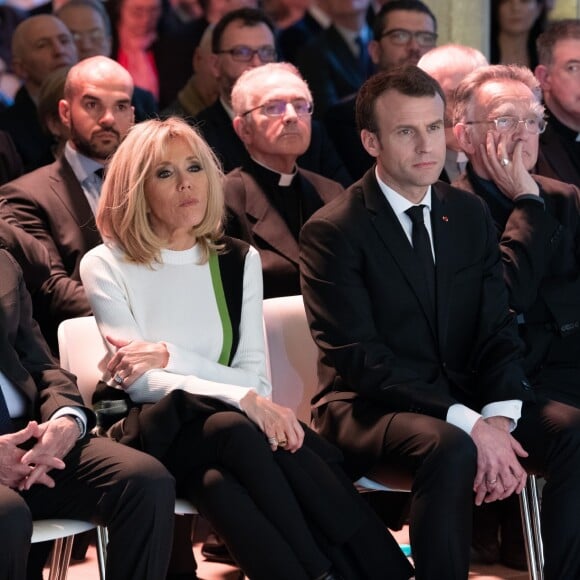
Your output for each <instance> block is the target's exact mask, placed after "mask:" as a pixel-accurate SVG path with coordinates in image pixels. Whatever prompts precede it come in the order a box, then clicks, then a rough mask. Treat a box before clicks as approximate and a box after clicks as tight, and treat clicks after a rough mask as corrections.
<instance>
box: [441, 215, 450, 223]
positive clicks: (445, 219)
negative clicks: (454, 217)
mask: <svg viewBox="0 0 580 580" xmlns="http://www.w3.org/2000/svg"><path fill="white" fill-rule="evenodd" d="M441 219H442V220H443V221H444V222H448V221H449V218H448V217H447V216H446V215H444V216H443V217H442V218H441Z"/></svg>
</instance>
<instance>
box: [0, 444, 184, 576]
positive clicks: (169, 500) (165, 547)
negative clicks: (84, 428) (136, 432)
mask: <svg viewBox="0 0 580 580" xmlns="http://www.w3.org/2000/svg"><path fill="white" fill-rule="evenodd" d="M65 463H66V467H65V469H63V470H53V471H52V472H51V473H50V475H51V477H52V478H53V479H54V480H55V483H56V485H55V487H54V488H52V489H51V488H48V487H45V486H43V485H35V486H33V487H32V489H30V490H29V491H26V492H22V493H20V492H18V491H15V490H13V489H10V488H8V487H6V486H0V527H1V529H2V541H1V542H0V579H1V580H25V578H26V576H27V558H28V554H29V549H30V537H31V534H32V520H34V519H44V518H78V519H86V520H92V521H95V522H97V523H100V524H104V525H106V526H107V527H108V531H109V546H108V551H107V570H106V573H107V579H108V580H161V579H163V578H165V573H166V570H167V564H168V560H169V554H170V551H171V541H172V532H173V510H174V505H175V484H174V479H173V477H172V476H171V475H170V474H169V473H168V472H167V470H166V469H165V468H164V467H163V465H161V463H160V462H159V461H157V460H156V459H154V458H152V457H150V456H148V455H146V454H145V453H141V452H139V451H136V450H134V449H131V448H129V447H125V446H123V445H119V444H118V443H115V442H113V441H111V440H109V439H105V438H93V437H91V438H88V439H85V440H83V441H81V442H79V443H78V444H77V445H76V446H75V447H74V448H73V449H72V451H71V452H70V453H69V454H68V455H67V456H66V458H65Z"/></svg>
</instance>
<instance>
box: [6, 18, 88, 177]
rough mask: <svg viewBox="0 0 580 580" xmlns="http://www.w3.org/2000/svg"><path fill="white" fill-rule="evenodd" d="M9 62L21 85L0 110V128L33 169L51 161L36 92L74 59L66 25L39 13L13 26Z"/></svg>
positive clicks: (47, 136) (50, 144)
mask: <svg viewBox="0 0 580 580" xmlns="http://www.w3.org/2000/svg"><path fill="white" fill-rule="evenodd" d="M12 62H13V66H14V71H15V72H16V74H17V75H18V76H19V77H20V78H21V79H22V81H23V85H22V87H21V88H20V89H19V91H18V92H17V93H16V96H15V98H14V104H13V105H12V106H11V107H9V108H8V109H6V110H5V111H3V112H1V113H0V129H1V130H3V131H6V132H8V133H9V134H10V137H11V138H12V140H13V141H14V145H15V146H16V149H17V151H18V154H19V155H20V157H21V159H22V162H23V163H24V169H25V171H32V170H34V169H37V168H38V167H40V166H42V165H46V164H47V163H52V161H54V157H53V155H52V138H51V137H50V136H49V135H46V134H45V133H44V132H43V130H42V127H41V126H40V121H39V119H38V114H37V108H36V102H37V99H38V92H39V91H40V87H41V85H42V83H43V81H44V79H45V78H46V77H47V76H48V75H49V74H50V73H51V72H52V71H54V70H56V69H59V68H63V67H68V66H71V65H73V64H75V63H76V62H77V52H76V48H75V45H74V42H73V39H72V36H71V34H70V32H69V30H68V28H67V27H66V26H65V25H64V24H63V23H62V22H61V21H60V20H59V19H58V18H56V17H55V16H51V15H48V14H41V15H38V16H31V17H29V18H27V19H26V20H24V21H22V22H21V23H20V24H19V25H18V26H17V27H16V30H15V31H14V36H13V37H12Z"/></svg>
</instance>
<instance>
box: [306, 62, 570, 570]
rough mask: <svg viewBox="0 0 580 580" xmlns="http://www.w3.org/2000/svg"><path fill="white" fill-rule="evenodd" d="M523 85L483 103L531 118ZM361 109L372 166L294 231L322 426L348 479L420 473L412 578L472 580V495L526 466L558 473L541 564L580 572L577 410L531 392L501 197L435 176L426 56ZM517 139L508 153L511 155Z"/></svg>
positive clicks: (508, 486)
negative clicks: (502, 243)
mask: <svg viewBox="0 0 580 580" xmlns="http://www.w3.org/2000/svg"><path fill="white" fill-rule="evenodd" d="M480 70H481V69H480ZM490 86H491V87H495V85H494V84H493V83H491V84H490ZM510 86H511V85H510ZM485 94H487V93H485ZM530 94H531V93H530ZM521 97H523V94H522V93H518V101H517V102H518V104H517V107H514V105H513V104H511V105H509V107H508V106H507V105H505V106H504V105H502V103H501V99H497V98H496V99H491V98H490V103H489V104H490V107H496V108H497V111H498V112H497V113H496V114H498V115H501V114H502V113H501V111H510V112H511V111H514V113H516V112H517V115H518V116H517V118H516V120H518V119H519V120H520V123H522V124H523V120H522V119H525V120H527V118H528V117H527V115H528V114H529V113H528V111H527V108H526V106H522V105H520V103H519V100H520V99H521ZM468 111H469V112H472V108H469V109H468ZM478 113H479V114H478V116H474V117H471V120H474V121H479V120H481V121H483V123H482V124H481V125H480V124H477V125H470V126H469V127H470V132H472V133H473V132H477V133H478V134H480V133H481V134H482V135H485V132H486V131H488V129H489V127H488V126H486V124H485V123H486V121H485V119H488V118H489V115H490V114H493V112H492V111H485V112H484V111H483V110H481V111H479V112H478ZM486 113H487V114H486ZM504 114H505V113H504ZM357 117H358V118H359V121H360V124H361V129H362V130H361V139H362V141H363V144H364V146H365V148H366V149H367V151H368V152H369V153H370V154H371V155H373V156H374V157H375V158H376V160H377V161H376V165H375V166H374V167H373V168H371V169H370V170H369V171H368V172H367V173H366V174H365V175H364V176H363V178H362V179H361V180H360V181H359V182H357V183H355V184H354V185H353V186H352V187H351V188H349V189H348V190H347V192H346V194H345V195H343V196H341V197H339V198H338V199H337V200H335V201H333V202H331V203H329V204H327V205H325V206H324V207H323V208H321V209H320V210H318V212H317V213H315V214H314V215H313V216H312V217H311V218H310V220H309V221H308V222H307V223H306V224H305V225H304V227H303V228H302V232H301V236H300V247H301V275H302V290H303V296H304V301H305V305H306V312H307V316H308V319H309V323H310V328H311V331H312V336H313V338H314V340H315V341H316V343H317V345H318V347H319V349H320V357H319V359H318V360H319V376H320V389H319V392H318V393H317V394H316V395H315V397H314V398H313V401H312V403H313V415H314V424H315V426H316V428H317V429H318V430H319V431H320V432H321V433H322V434H323V435H325V436H326V437H328V439H329V440H330V441H331V442H334V443H336V444H337V445H338V446H339V447H340V449H341V450H342V451H343V453H344V454H345V465H346V466H347V468H348V471H349V474H350V475H351V477H353V478H357V477H360V476H361V475H363V474H370V475H371V476H372V477H373V478H375V479H378V480H379V481H381V482H384V483H386V484H387V485H391V486H395V487H399V486H408V487H407V489H412V491H413V495H412V499H411V508H410V530H411V547H412V551H413V560H414V563H415V570H416V578H417V580H424V579H433V580H440V579H442V578H467V576H468V573H469V556H470V541H471V532H472V509H471V507H472V505H473V503H474V501H475V504H476V505H480V504H481V503H483V502H485V503H491V502H495V501H499V500H505V499H506V498H508V497H510V496H511V495H512V494H514V493H516V494H517V493H520V492H521V490H522V489H523V487H524V485H525V483H526V471H528V470H529V471H531V472H533V473H541V474H542V475H543V476H544V477H545V478H546V485H545V487H544V491H543V494H544V495H543V501H542V520H543V530H542V531H543V534H542V535H543V540H544V552H545V577H546V578H552V579H556V578H578V577H580V554H579V553H578V552H577V551H576V550H575V546H576V543H577V541H578V537H579V534H580V520H578V518H577V510H576V506H577V504H578V497H579V496H578V489H579V488H580V410H578V409H576V408H575V407H572V406H568V405H566V404H564V403H561V402H556V401H551V400H547V399H545V398H544V397H543V396H542V394H541V393H538V394H537V397H536V393H535V392H534V388H533V386H532V385H531V384H530V382H529V381H528V379H527V378H526V375H525V373H524V370H523V368H522V348H521V341H520V338H519V337H518V334H517V328H516V321H515V317H514V316H513V314H512V313H511V311H510V309H509V307H508V292H507V288H506V285H505V282H504V276H503V271H502V266H501V260H500V251H499V247H498V243H497V237H496V233H495V230H494V226H493V222H492V219H491V217H490V214H489V210H488V208H487V206H486V204H485V202H483V200H481V199H479V198H478V197H477V196H475V195H473V194H471V193H467V192H463V191H461V190H459V189H456V188H453V187H451V186H449V185H448V184H445V183H443V182H437V179H438V177H439V175H440V173H441V170H442V168H443V164H444V162H445V149H446V147H445V131H444V117H445V95H444V93H443V91H442V89H441V87H440V86H439V85H438V83H437V82H436V81H435V80H434V79H433V78H432V77H430V76H429V75H427V73H425V72H424V71H422V70H421V69H419V68H417V67H415V66H407V67H404V68H402V69H396V70H393V71H390V72H386V73H378V74H376V75H375V76H374V77H372V78H371V79H369V80H368V81H367V83H365V85H363V87H362V88H361V90H360V92H359V96H358V100H357ZM491 124H493V122H491ZM532 127H533V125H532ZM521 130H522V131H523V130H524V129H523V126H522V127H521ZM487 134H488V135H490V137H489V139H490V140H491V139H492V137H491V136H492V135H493V133H487ZM460 142H461V141H460ZM507 142H508V141H507V139H506V138H505V137H504V138H502V139H501V140H500V141H499V147H500V155H499V156H500V158H503V157H504V156H505V155H506V154H507V155H509V156H510V160H511V147H510V146H508V145H507ZM462 145H463V148H464V150H466V148H465V145H464V144H463V143H462ZM489 145H490V146H491V142H490V143H489ZM508 147H509V149H508ZM521 150H522V146H521V144H518V145H517V146H516V153H515V154H516V157H517V156H518V155H519V154H520V153H521ZM496 162H497V160H496ZM526 191H527V188H526ZM526 197H530V196H529V195H528V196H526ZM525 203H529V204H531V203H532V202H529V201H528V202H525ZM533 211H536V210H535V209H534V210H533ZM576 219H577V218H576ZM558 231H560V230H558ZM562 234H563V232H562Z"/></svg>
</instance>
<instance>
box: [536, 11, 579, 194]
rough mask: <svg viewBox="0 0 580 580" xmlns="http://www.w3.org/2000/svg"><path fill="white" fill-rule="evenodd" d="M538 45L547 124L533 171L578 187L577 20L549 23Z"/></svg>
mask: <svg viewBox="0 0 580 580" xmlns="http://www.w3.org/2000/svg"><path fill="white" fill-rule="evenodd" d="M537 45H538V57H539V61H540V64H539V65H538V66H537V67H536V70H535V73H536V77H537V78H538V80H539V81H540V86H541V88H542V93H543V96H544V103H545V104H546V108H547V111H546V113H547V115H548V126H547V127H546V130H545V131H544V133H542V134H541V135H540V154H539V156H538V163H537V165H536V172H537V173H539V174H540V175H546V176H547V177H553V178H555V179H559V180H561V181H566V182H568V183H573V184H574V185H576V186H578V187H580V70H579V66H580V65H579V64H578V63H580V20H562V21H559V22H554V23H552V24H550V25H549V26H548V28H547V30H546V32H544V33H542V34H541V35H540V37H539V38H538V43H537Z"/></svg>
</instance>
